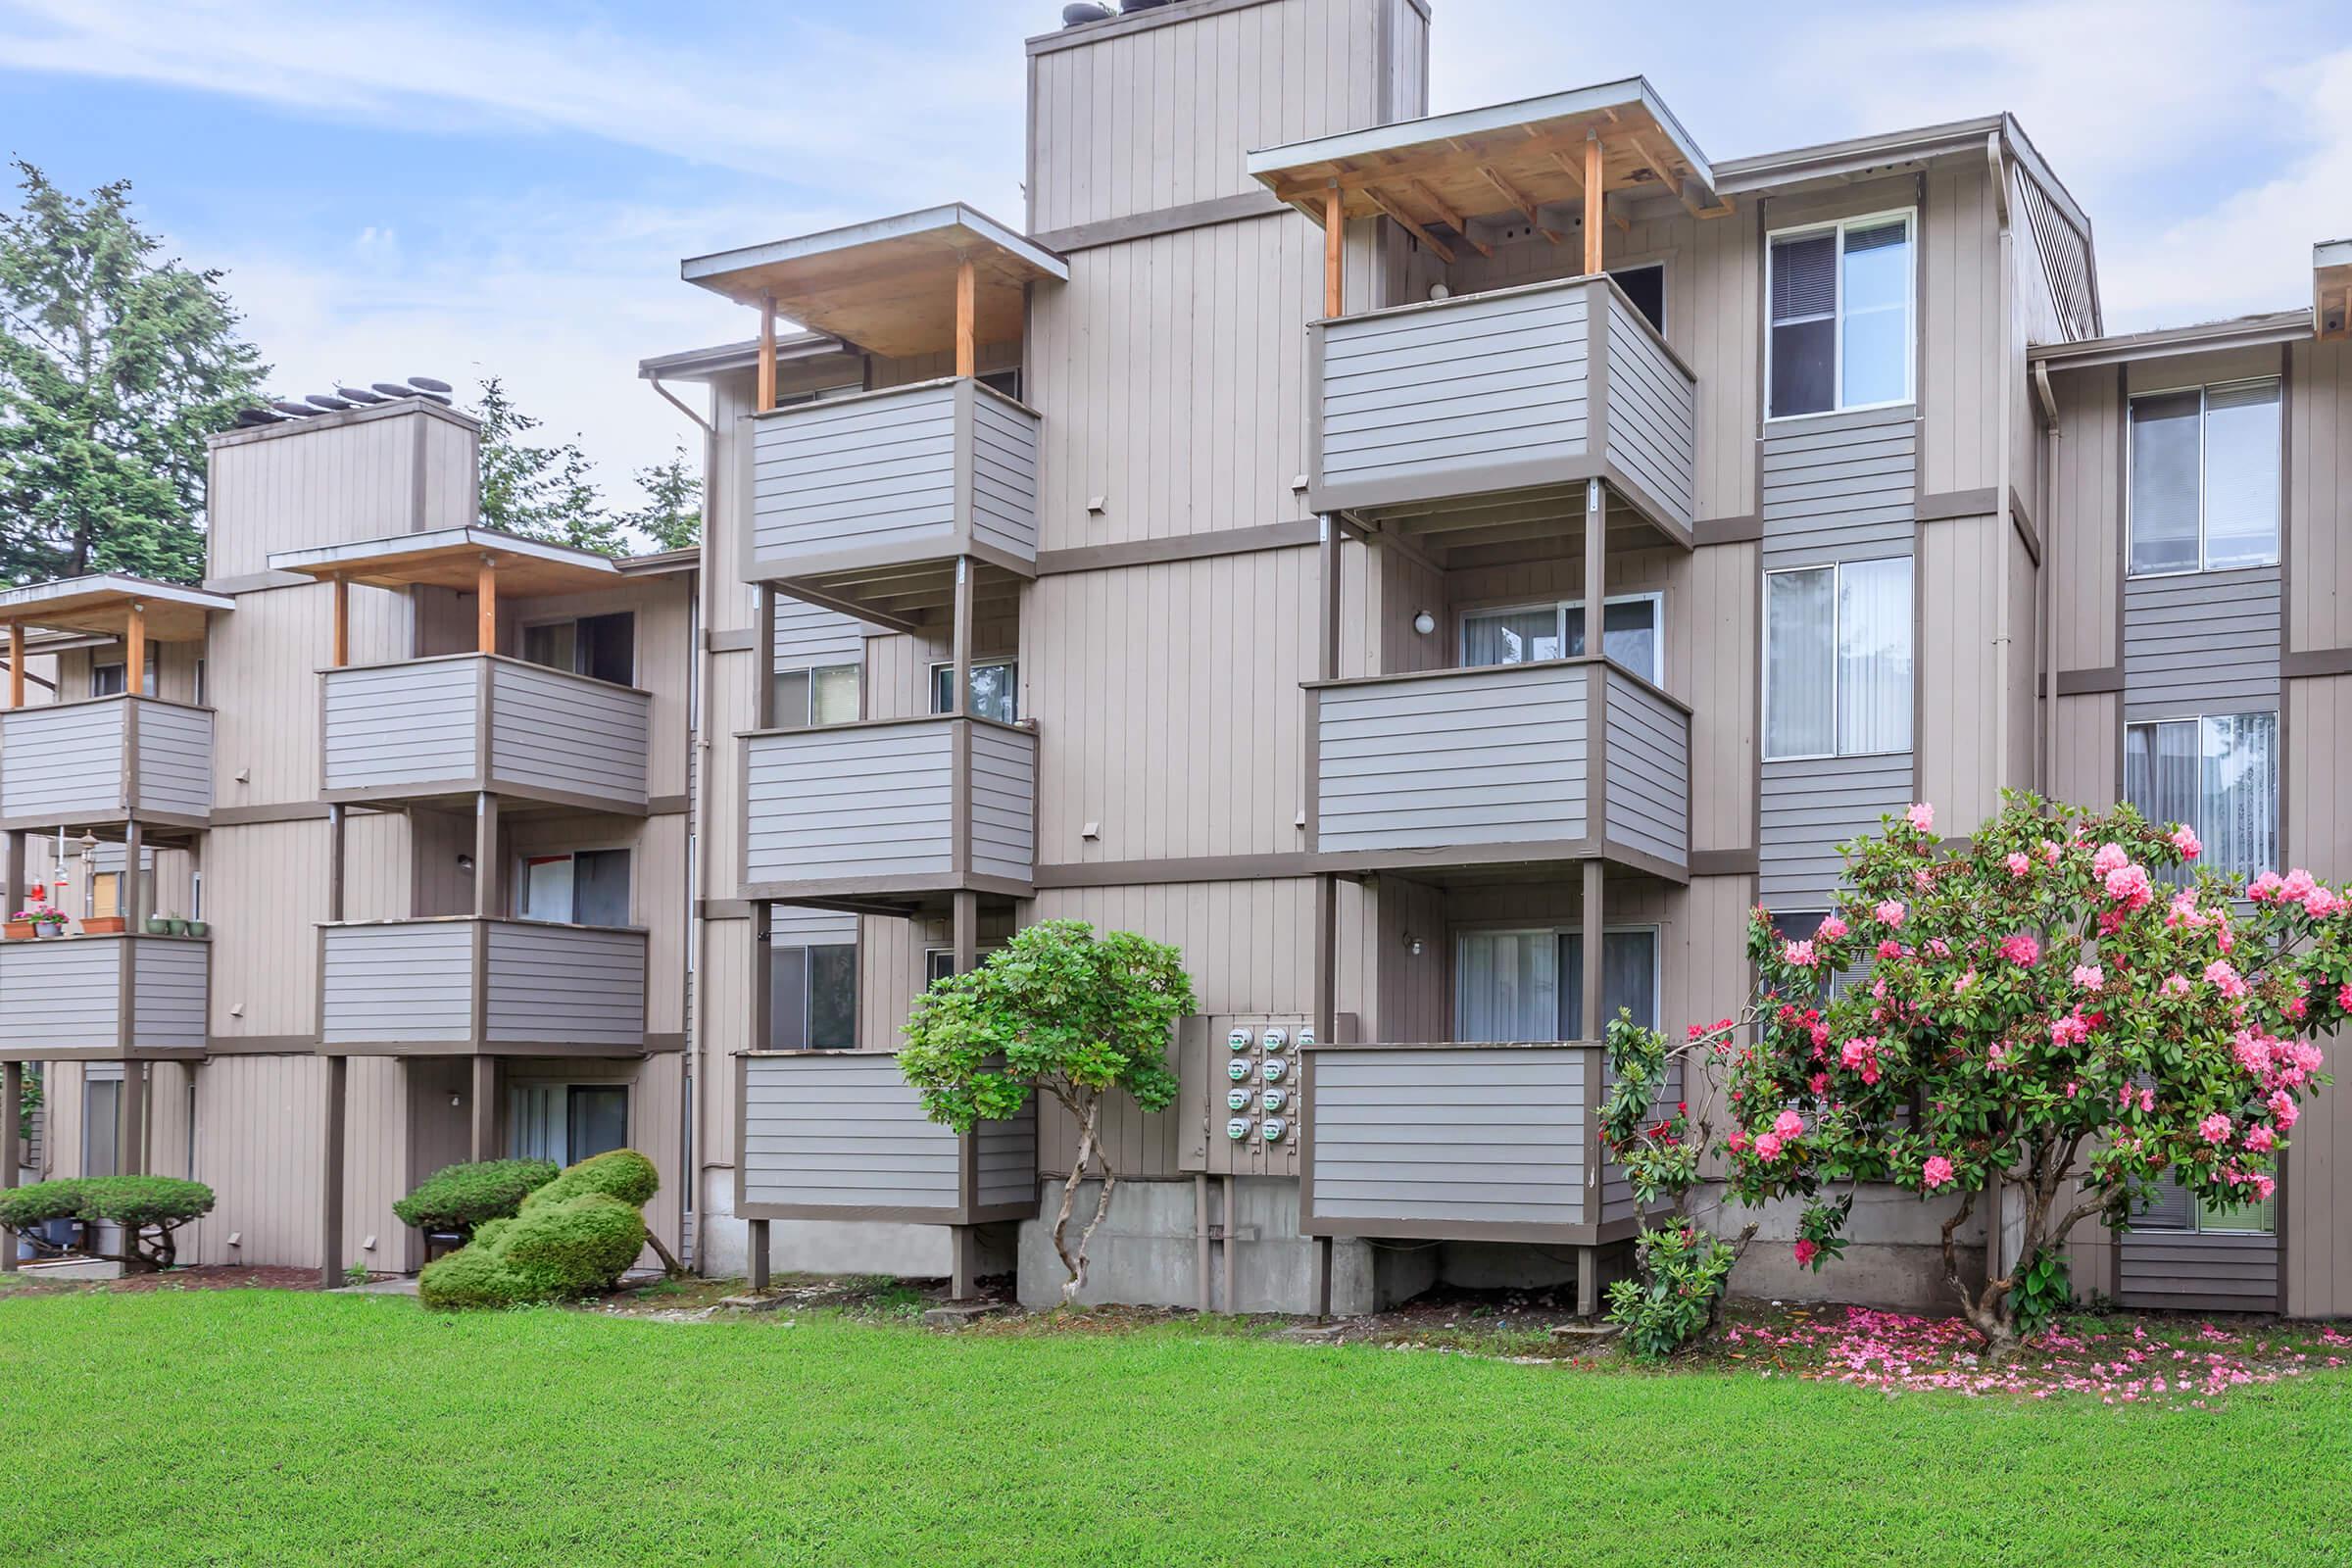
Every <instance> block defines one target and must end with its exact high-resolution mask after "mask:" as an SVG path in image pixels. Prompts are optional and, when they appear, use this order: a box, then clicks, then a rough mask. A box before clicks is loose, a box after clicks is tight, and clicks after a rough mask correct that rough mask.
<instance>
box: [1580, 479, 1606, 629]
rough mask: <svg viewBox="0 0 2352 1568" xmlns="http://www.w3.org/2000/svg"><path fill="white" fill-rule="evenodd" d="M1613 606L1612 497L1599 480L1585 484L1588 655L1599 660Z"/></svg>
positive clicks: (1592, 480) (1590, 480)
mask: <svg viewBox="0 0 2352 1568" xmlns="http://www.w3.org/2000/svg"><path fill="white" fill-rule="evenodd" d="M1608 604H1609V497H1608V491H1607V489H1606V488H1605V487H1604V486H1603V485H1602V484H1601V482H1600V481H1599V480H1598V479H1587V480H1586V481H1585V652H1586V653H1587V654H1589V655H1591V656H1593V657H1594V658H1598V657H1599V655H1600V650H1601V635H1600V634H1601V624H1600V623H1601V616H1602V615H1603V614H1604V613H1606V612H1607V610H1608Z"/></svg>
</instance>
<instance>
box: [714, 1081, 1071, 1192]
mask: <svg viewBox="0 0 2352 1568" xmlns="http://www.w3.org/2000/svg"><path fill="white" fill-rule="evenodd" d="M735 1063H736V1079H735V1107H736V1111H735V1113H736V1118H737V1119H736V1127H735V1143H736V1148H737V1149H738V1150H739V1151H740V1155H739V1157H738V1159H737V1161H736V1166H735V1173H736V1175H735V1213H736V1216H737V1217H738V1218H741V1219H864V1220H900V1221H911V1222H913V1223H917V1224H934V1225H984V1224H989V1223H992V1222H994V1221H998V1220H1010V1219H1027V1218H1029V1217H1030V1216H1032V1215H1034V1214H1035V1213H1036V1212H1037V1107H1036V1105H1035V1103H1031V1104H1029V1105H1028V1106H1026V1107H1024V1108H1023V1110H1022V1112H1021V1114H1020V1115H1019V1117H1017V1118H1016V1119H1014V1120H1012V1121H1005V1122H983V1123H981V1124H980V1126H979V1127H978V1128H977V1129H976V1130H974V1131H973V1132H972V1133H971V1134H970V1135H969V1136H966V1137H958V1136H957V1135H956V1134H955V1133H954V1132H951V1131H950V1130H949V1129H947V1128H945V1127H942V1126H941V1125H939V1124H938V1123H937V1122H935V1121H932V1120H930V1119H929V1118H928V1117H926V1116H925V1115H924V1114H923V1107H922V1103H921V1101H920V1100H919V1099H917V1097H916V1095H915V1092H914V1091H913V1090H912V1089H911V1088H909V1087H907V1080H906V1079H905V1077H903V1076H902V1075H901V1074H900V1072H899V1058H898V1056H897V1055H896V1054H893V1053H890V1052H882V1051H794V1052H752V1053H747V1054H739V1055H738V1056H737V1057H736V1058H735Z"/></svg>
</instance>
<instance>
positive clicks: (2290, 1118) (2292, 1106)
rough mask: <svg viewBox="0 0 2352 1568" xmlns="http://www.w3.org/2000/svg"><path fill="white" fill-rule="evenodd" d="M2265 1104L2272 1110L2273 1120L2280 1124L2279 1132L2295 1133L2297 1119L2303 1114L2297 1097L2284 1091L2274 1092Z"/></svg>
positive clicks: (2277, 1090)
mask: <svg viewBox="0 0 2352 1568" xmlns="http://www.w3.org/2000/svg"><path fill="white" fill-rule="evenodd" d="M2263 1104H2264V1105H2265V1106H2266V1107H2267V1108H2268V1109H2269V1110H2270V1113H2271V1120H2273V1121H2275V1122H2277V1123H2278V1130H2279V1131H2280V1132H2282V1133H2291V1132H2293V1131H2294V1130H2295V1120H2296V1118H2297V1117H2299V1116H2301V1115H2302V1114H2303V1107H2302V1106H2300V1105H2298V1104H2296V1103H2295V1097H2294V1096H2292V1095H2290V1094H2288V1093H2287V1092H2286V1091H2285V1090H2283V1089H2274V1090H2272V1091H2271V1098H2270V1099H2268V1100H2266V1101H2264V1102H2263Z"/></svg>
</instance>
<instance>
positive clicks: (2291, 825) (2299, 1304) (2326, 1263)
mask: <svg viewBox="0 0 2352 1568" xmlns="http://www.w3.org/2000/svg"><path fill="white" fill-rule="evenodd" d="M2281 722H2282V738H2283V739H2284V741H2285V746H2286V755H2285V757H2284V758H2283V759H2282V760H2281V765H2280V772H2279V780H2280V784H2279V792H2280V795H2281V796H2282V799H2281V801H2280V802H2279V805H2280V809H2282V810H2283V812H2284V813H2285V820H2284V821H2283V823H2282V824H2281V826H2282V828H2283V832H2282V833H2281V835H2280V844H2279V854H2280V858H2281V859H2282V860H2283V861H2285V862H2286V863H2288V864H2290V865H2301V866H2307V867H2309V868H2310V869H2311V870H2312V871H2313V872H2315V873H2317V874H2318V875H2320V876H2323V877H2326V878H2327V879H2328V880H2330V881H2336V880H2340V879H2342V878H2344V877H2347V876H2352V794H2348V793H2347V792H2346V791H2345V790H2344V788H2343V785H2342V771H2343V758H2344V756H2345V752H2346V748H2348V747H2352V675H2333V676H2326V677H2321V678H2316V679H2306V680H2292V681H2289V682H2287V685H2286V709H2285V712H2284V713H2283V714H2282V715H2281ZM2320 1044H2321V1045H2322V1046H2323V1047H2325V1048H2326V1050H2327V1068H2328V1070H2329V1071H2330V1072H2332V1073H2333V1074H2334V1075H2335V1087H2334V1088H2331V1089H2328V1090H2327V1091H2326V1092H2324V1093H2322V1094H2321V1095H2320V1096H2319V1097H2318V1098H2316V1099H2315V1100H2313V1101H2312V1102H2311V1103H2310V1104H2309V1105H2308V1106H2306V1107H2305V1109H2304V1111H2303V1118H2302V1120H2300V1121H2298V1122H2296V1123H2295V1132H2294V1139H2293V1143H2292V1146H2291V1147H2290V1148H2289V1149H2288V1151H2287V1153H2286V1159H2285V1164H2284V1167H2283V1168H2284V1173H2285V1178H2286V1179H2285V1182H2284V1184H2283V1187H2282V1190H2281V1193H2282V1200H2283V1201H2282V1202H2281V1203H2280V1206H2279V1214H2280V1226H2281V1229H2282V1231H2283V1235H2284V1240H2285V1243H2286V1255H2285V1258H2284V1264H2283V1266H2284V1269H2285V1274H2286V1308H2287V1310H2288V1311H2289V1312H2291V1313H2293V1314H2294V1315H2296V1316H2297V1317H2324V1316H2334V1317H2340V1316H2343V1315H2345V1314H2346V1313H2352V1225H2346V1224H2345V1223H2344V1210H2343V1206H2342V1203H2343V1200H2342V1194H2343V1190H2344V1184H2345V1182H2346V1181H2347V1179H2352V1095H2347V1094H2345V1093H2344V1092H2343V1090H2344V1086H2345V1085H2346V1084H2347V1083H2352V1046H2348V1045H2347V1044H2346V1042H2345V1040H2344V1039H2343V1037H2342V1036H2341V1035H2337V1036H2334V1037H2332V1038H2329V1039H2327V1040H2323V1041H2321V1042H2320Z"/></svg>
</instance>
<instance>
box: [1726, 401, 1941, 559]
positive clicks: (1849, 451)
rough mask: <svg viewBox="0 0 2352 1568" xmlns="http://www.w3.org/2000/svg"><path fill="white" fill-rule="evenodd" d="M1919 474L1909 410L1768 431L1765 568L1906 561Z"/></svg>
mask: <svg viewBox="0 0 2352 1568" xmlns="http://www.w3.org/2000/svg"><path fill="white" fill-rule="evenodd" d="M1918 471H1919V436H1918V424H1917V421H1916V420H1915V419H1914V418H1913V417H1912V411H1911V408H1910V406H1909V405H1908V404H1906V405H1904V406H1902V407H1901V408H1895V409H1881V410H1873V411H1871V412H1869V413H1865V414H1839V415H1824V416H1822V417H1818V418H1810V419H1802V420H1797V421H1794V422H1792V423H1789V424H1782V425H1772V426H1768V427H1767V429H1766V434H1765V437H1764V498H1763V522H1764V564H1765V566H1766V568H1767V569H1769V568H1772V567H1775V566H1796V565H1808V564H1816V563H1819V562H1825V561H1839V560H1867V559H1870V558H1872V557H1877V556H1904V555H1909V554H1910V553H1911V534H1912V529H1913V527H1914V525H1915V519H1916V517H1917V515H1918V507H1917V503H1916V485H1917V477H1918Z"/></svg>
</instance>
